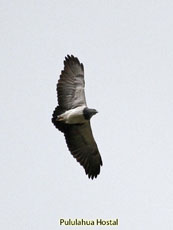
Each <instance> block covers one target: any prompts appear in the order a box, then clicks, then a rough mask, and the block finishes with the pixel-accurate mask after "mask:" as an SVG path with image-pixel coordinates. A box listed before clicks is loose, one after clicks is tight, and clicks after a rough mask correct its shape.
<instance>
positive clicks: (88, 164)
mask: <svg viewBox="0 0 173 230" xmlns="http://www.w3.org/2000/svg"><path fill="white" fill-rule="evenodd" d="M62 112H63V110H62V108H61V107H59V106H58V107H56V108H55V111H54V112H53V116H52V122H53V124H54V125H55V127H56V128H57V129H59V130H60V131H61V132H63V133H64V135H65V138H66V142H67V146H68V148H69V150H70V152H71V154H72V155H73V156H74V157H75V158H76V160H77V161H78V162H79V163H80V164H81V165H82V166H83V167H84V169H85V172H86V174H87V175H88V177H89V178H92V179H93V178H94V177H97V175H98V174H99V173H100V167H101V165H102V159H101V156H100V153H99V150H98V148H97V144H96V143H95V140H94V137H93V134H92V130H91V126H90V122H89V121H87V122H86V123H83V124H75V125H69V124H65V123H63V122H60V121H57V115H59V114H61V113H62Z"/></svg>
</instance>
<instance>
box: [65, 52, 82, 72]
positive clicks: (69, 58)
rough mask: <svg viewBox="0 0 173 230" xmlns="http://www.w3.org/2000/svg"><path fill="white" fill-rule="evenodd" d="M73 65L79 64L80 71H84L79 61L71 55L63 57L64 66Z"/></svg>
mask: <svg viewBox="0 0 173 230" xmlns="http://www.w3.org/2000/svg"><path fill="white" fill-rule="evenodd" d="M74 63H77V64H79V65H80V66H81V68H82V70H84V66H83V64H82V63H81V62H80V61H79V59H78V58H77V57H75V56H74V55H73V54H71V55H69V54H67V55H66V56H65V60H64V66H65V65H66V64H74Z"/></svg>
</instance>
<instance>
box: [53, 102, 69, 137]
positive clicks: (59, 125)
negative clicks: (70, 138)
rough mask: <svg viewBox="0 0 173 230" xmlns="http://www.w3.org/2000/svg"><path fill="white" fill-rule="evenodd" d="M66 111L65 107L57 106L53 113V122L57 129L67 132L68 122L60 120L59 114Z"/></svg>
mask: <svg viewBox="0 0 173 230" xmlns="http://www.w3.org/2000/svg"><path fill="white" fill-rule="evenodd" d="M64 112H65V109H63V108H61V107H60V106H57V107H56V108H55V110H54V112H53V114H52V123H53V124H54V125H55V127H56V128H57V129H59V130H60V131H61V132H63V133H64V132H65V130H66V128H67V124H65V123H63V122H62V121H60V120H58V116H59V115H61V114H62V113H64Z"/></svg>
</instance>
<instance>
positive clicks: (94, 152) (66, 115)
mask: <svg viewBox="0 0 173 230" xmlns="http://www.w3.org/2000/svg"><path fill="white" fill-rule="evenodd" d="M84 87H85V81H84V67H83V64H82V63H80V62H79V60H78V58H76V57H74V56H73V55H71V56H69V55H67V57H65V61H64V70H62V71H61V75H60V79H59V81H58V84H57V94H58V104H59V105H58V106H57V107H56V108H55V110H54V112H53V115H52V122H53V124H54V125H55V127H56V128H57V129H59V130H60V131H61V132H63V133H64V136H65V139H66V142H67V146H68V148H69V151H70V152H71V154H72V155H73V156H74V157H75V158H76V160H77V161H78V162H79V163H80V164H81V165H82V166H83V167H84V169H85V173H86V174H87V175H88V177H89V178H92V179H93V178H94V177H95V178H96V177H97V175H98V174H99V173H100V167H101V166H102V159H101V156H100V153H99V150H98V147H97V144H96V142H95V140H94V137H93V134H92V130H91V125H90V119H91V117H92V116H93V115H95V114H96V113H97V111H96V110H95V109H89V108H88V107H87V103H86V99H85V91H84Z"/></svg>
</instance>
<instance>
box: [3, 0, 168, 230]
mask: <svg viewBox="0 0 173 230" xmlns="http://www.w3.org/2000/svg"><path fill="white" fill-rule="evenodd" d="M0 3H1V4H0V5H1V6H0V24H1V25H0V30H1V36H0V41H1V48H0V49H1V54H0V55H1V68H0V76H1V78H0V79H1V84H0V87H1V90H0V92H1V118H0V119H1V134H0V140H1V151H0V158H1V159H0V165H1V167H0V177H1V178H0V185H1V188H0V193H1V196H0V197H1V205H0V212H1V214H0V215H1V218H0V219H1V221H0V229H3V230H47V229H51V230H56V229H101V230H103V229H117V230H120V229H121V230H129V229H133V230H146V229H152V230H153V229H157V230H163V229H166V230H171V229H173V222H172V214H173V185H172V178H173V167H172V160H173V156H172V154H173V141H172V137H173V131H172V130H173V118H172V117H173V65H172V61H173V42H172V41H173V14H172V9H173V2H172V1H168V0H164V1H163V0H160V1H159V0H158V1H156V0H155V1H154V0H153V1H151V0H150V1H149V0H146V1H139V0H132V1H128V0H124V1H122V0H121V1H120V0H117V1H113V0H112V1H110V0H107V1H106V0H105V1H103V0H92V1H91V0H90V1H89V0H88V1H82V0H73V1H70V0H66V1H58V0H42V1H41V0H30V1H26V0H18V1H16V0H14V1H10V0H0ZM66 54H73V55H75V56H77V57H78V58H79V59H80V61H81V62H82V63H84V67H85V80H86V97H87V102H88V105H89V106H90V107H94V108H96V109H97V110H98V111H99V113H98V114H97V115H96V116H95V117H94V118H93V119H92V128H93V133H94V136H95V139H96V141H97V144H98V146H99V150H100V153H101V155H102V158H103V163H104V166H103V167H102V170H101V174H100V175H99V176H98V178H97V179H96V180H93V181H92V180H89V179H88V178H87V176H86V175H85V173H84V170H83V168H82V167H81V166H80V165H79V164H78V163H77V162H76V160H75V159H74V158H73V157H72V156H71V154H70V153H69V151H68V149H67V147H66V144H65V140H64V137H63V135H62V134H61V133H60V132H58V130H56V129H55V128H54V127H53V125H52V123H51V114H52V111H53V110H54V108H55V106H56V105H57V100H56V91H55V89H56V83H57V80H58V78H59V74H60V71H61V69H62V68H63V59H64V57H65V55H66ZM59 218H67V219H69V218H71V219H73V218H79V219H80V218H83V219H89V220H93V219H96V218H102V219H112V218H114V219H115V218H119V224H120V225H119V226H118V227H116V228H115V227H114V228H109V227H100V228H97V227H96V226H95V227H94V228H93V227H90V228H87V227H80V228H78V227H70V228H68V227H60V226H59V224H58V221H59Z"/></svg>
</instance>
